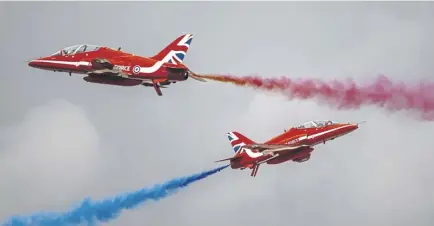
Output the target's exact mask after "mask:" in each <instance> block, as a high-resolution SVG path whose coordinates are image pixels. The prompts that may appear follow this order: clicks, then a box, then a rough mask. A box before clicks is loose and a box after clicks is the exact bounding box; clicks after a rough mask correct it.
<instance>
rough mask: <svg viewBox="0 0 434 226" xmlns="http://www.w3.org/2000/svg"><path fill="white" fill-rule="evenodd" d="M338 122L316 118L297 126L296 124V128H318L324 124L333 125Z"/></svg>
mask: <svg viewBox="0 0 434 226" xmlns="http://www.w3.org/2000/svg"><path fill="white" fill-rule="evenodd" d="M337 123H338V122H336V121H331V120H316V121H309V122H305V123H303V124H301V125H299V126H296V127H295V128H296V129H309V128H319V127H323V126H326V125H334V124H337Z"/></svg>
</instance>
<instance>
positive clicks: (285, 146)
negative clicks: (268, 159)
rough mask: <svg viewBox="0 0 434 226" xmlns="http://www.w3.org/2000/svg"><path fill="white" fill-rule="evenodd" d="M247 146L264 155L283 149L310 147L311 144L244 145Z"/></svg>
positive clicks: (292, 149) (291, 149)
mask: <svg viewBox="0 0 434 226" xmlns="http://www.w3.org/2000/svg"><path fill="white" fill-rule="evenodd" d="M244 147H246V148H252V149H256V150H258V151H259V152H261V153H263V154H264V155H266V154H270V153H278V152H283V151H295V150H299V149H300V148H304V147H309V145H288V144H251V145H246V146H244Z"/></svg>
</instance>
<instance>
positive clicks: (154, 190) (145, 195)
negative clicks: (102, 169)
mask: <svg viewBox="0 0 434 226" xmlns="http://www.w3.org/2000/svg"><path fill="white" fill-rule="evenodd" d="M226 167H228V166H227V165H226V166H221V167H218V168H216V169H213V170H209V171H205V172H201V173H197V174H193V175H191V176H186V177H180V178H175V179H172V180H169V181H167V182H165V183H161V184H155V185H153V186H151V187H147V188H143V189H140V190H138V191H134V192H130V193H126V194H121V195H118V196H115V197H112V198H108V199H105V200H102V201H96V202H93V201H92V200H90V198H88V199H85V200H83V201H82V203H81V205H80V206H78V207H77V208H74V209H72V210H70V211H68V212H64V213H49V212H40V213H36V214H33V215H30V216H14V217H11V218H10V219H9V220H8V221H7V222H6V223H3V226H72V225H96V224H97V223H99V222H108V221H111V220H114V219H116V218H117V217H118V216H119V215H120V213H121V211H122V210H129V209H134V208H136V207H138V206H139V205H140V204H143V203H144V202H146V201H148V200H155V201H158V200H160V199H163V198H166V197H168V196H169V195H171V194H173V193H175V192H177V191H178V190H179V189H180V188H183V187H187V186H188V185H190V184H192V183H194V182H196V181H199V180H202V179H205V178H206V177H208V176H211V175H213V174H215V173H218V172H220V171H221V170H223V169H225V168H226Z"/></svg>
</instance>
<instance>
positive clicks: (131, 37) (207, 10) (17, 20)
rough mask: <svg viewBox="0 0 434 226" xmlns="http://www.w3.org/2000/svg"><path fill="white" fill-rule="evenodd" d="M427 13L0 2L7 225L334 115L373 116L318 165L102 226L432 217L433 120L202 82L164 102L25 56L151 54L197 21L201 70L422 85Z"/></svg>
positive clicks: (392, 221) (387, 7) (396, 6)
mask: <svg viewBox="0 0 434 226" xmlns="http://www.w3.org/2000/svg"><path fill="white" fill-rule="evenodd" d="M432 21H434V5H433V4H432V3H428V2H426V3H388V4H380V3H350V2H347V3H328V4H327V3H321V4H319V3H290V2H286V3H284V2H281V3H247V2H246V3H235V2H234V3H229V2H221V3H217V2H212V3H211V2H207V3H205V2H190V3H169V2H164V3H163V2H161V3H157V2H143V3H114V2H104V3H85V2H80V3H78V2H77V3H76V2H69V3H59V2H38V3H30V2H28V3H24V2H1V3H0V24H1V28H2V31H1V33H2V35H1V36H0V40H1V51H0V64H1V68H2V72H3V73H2V80H1V82H0V94H1V95H0V103H1V104H2V107H1V111H0V166H1V170H0V179H1V185H0V200H1V201H0V221H1V222H3V221H4V220H5V219H7V218H8V217H9V216H11V215H15V214H30V213H32V212H36V211H42V210H47V211H65V210H69V209H70V208H71V206H72V205H76V204H78V203H80V201H81V200H82V199H83V198H85V197H88V196H90V197H92V198H93V199H95V200H98V199H101V198H104V197H106V196H112V195H116V194H118V193H122V192H125V191H133V190H136V189H139V188H141V187H143V186H148V185H152V184H153V183H156V182H163V181H165V180H167V179H170V178H173V177H177V176H183V175H188V174H192V173H196V172H199V171H201V170H206V169H211V168H214V167H215V166H216V164H215V163H214V161H215V160H218V159H222V158H226V157H231V156H232V155H233V152H232V149H231V147H230V145H229V142H228V140H227V137H226V136H225V133H226V132H229V131H238V132H241V133H243V134H245V135H246V136H248V137H250V138H251V139H253V140H255V141H257V142H263V141H266V140H267V139H269V138H271V137H273V136H275V135H277V134H279V133H281V132H283V130H284V129H286V128H289V127H292V126H295V125H297V124H300V123H303V122H305V121H309V120H313V119H331V120H336V121H340V122H355V121H360V120H367V121H368V123H366V124H363V126H361V127H360V129H359V130H357V131H356V132H354V133H352V134H350V135H347V136H344V137H341V138H339V139H336V140H334V141H332V142H329V143H326V145H320V146H318V147H317V148H316V150H315V151H314V153H313V156H312V157H311V159H310V160H309V161H307V162H304V163H301V164H298V163H285V164H281V165H275V166H267V165H264V166H262V167H261V169H260V170H259V172H258V175H257V177H256V178H254V179H253V178H251V177H250V175H249V174H250V172H249V171H236V170H232V169H227V170H225V171H223V172H222V173H220V174H217V175H215V176H212V177H210V178H209V179H206V180H204V181H201V182H199V183H197V184H193V185H192V186H191V187H189V188H187V189H185V190H183V191H182V192H181V193H179V194H177V195H176V196H173V197H170V198H167V199H165V200H163V201H161V202H159V203H150V204H149V205H146V206H143V207H141V208H139V209H136V210H134V211H129V212H123V214H122V215H121V217H120V218H118V219H117V220H115V221H113V222H111V223H108V224H106V225H113V226H120V225H131V226H134V225H173V224H177V225H181V226H189V225H250V226H259V225H276V226H287V225H306V226H317V225H322V226H336V225H354V226H359V225H360V226H362V225H363V226H364V225H370V226H384V225H402V226H404V225H405V226H407V225H419V226H422V225H423V226H425V225H426V226H428V225H429V226H431V225H433V223H434V217H433V214H432V210H433V209H434V193H433V191H434V180H433V179H434V173H433V166H432V162H433V161H434V152H433V149H432V147H433V146H434V140H433V139H432V138H431V135H430V134H433V133H434V127H433V123H429V122H421V121H416V120H415V119H414V118H411V117H408V115H407V114H406V113H397V114H387V113H386V112H385V111H384V110H382V109H378V108H375V107H364V108H362V109H360V110H353V111H340V112H339V111H335V110H332V109H330V108H328V107H326V106H322V105H321V106H319V105H317V104H316V102H314V101H303V102H300V101H287V100H286V99H285V98H283V97H281V96H279V95H276V94H274V95H271V94H265V93H261V92H260V91H254V90H250V89H248V88H239V87H235V86H231V85H228V84H219V83H214V82H208V83H206V84H204V83H199V82H196V81H195V80H192V81H186V82H182V83H177V84H174V85H172V86H171V87H170V88H168V89H164V90H163V95H164V96H162V97H159V96H157V95H156V93H155V91H154V90H153V89H152V88H145V87H134V88H125V87H115V86H106V85H99V84H91V83H86V82H84V81H83V80H82V78H81V76H79V75H74V76H71V77H70V76H68V75H67V74H66V73H54V72H49V71H42V70H37V69H33V68H30V67H28V66H27V63H26V62H25V61H27V60H30V59H33V58H36V57H40V56H44V55H48V54H52V53H54V52H56V51H57V50H59V49H60V48H62V47H66V46H70V45H74V44H98V45H105V46H110V47H114V48H116V47H119V46H121V47H122V48H123V50H124V51H128V52H132V53H135V54H140V55H144V56H149V55H153V54H155V53H156V52H158V51H159V50H160V49H162V48H163V47H165V46H166V45H167V44H168V43H170V42H171V41H172V40H173V39H175V38H176V37H178V36H179V35H181V34H183V33H187V32H188V33H193V34H194V35H195V38H194V40H193V42H192V45H191V48H190V50H189V52H188V54H187V56H186V58H185V61H184V62H185V63H186V64H187V65H188V66H189V67H190V68H191V69H192V70H193V71H196V72H200V73H233V74H240V75H247V74H256V73H257V74H260V75H262V76H281V75H288V76H292V77H300V78H309V77H315V78H324V79H331V78H342V79H345V78H349V77H352V78H356V79H357V80H360V81H369V80H370V79H373V78H375V76H376V75H377V74H379V73H385V74H386V75H387V76H389V77H391V78H393V79H396V80H405V81H416V82H417V81H419V80H420V79H428V78H431V79H434V78H433V77H432V72H433V69H434V68H433V66H432V65H433V64H432V59H433V58H434V44H433V42H432V40H434V26H433V24H432Z"/></svg>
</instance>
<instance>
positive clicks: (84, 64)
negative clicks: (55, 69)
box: [31, 60, 90, 67]
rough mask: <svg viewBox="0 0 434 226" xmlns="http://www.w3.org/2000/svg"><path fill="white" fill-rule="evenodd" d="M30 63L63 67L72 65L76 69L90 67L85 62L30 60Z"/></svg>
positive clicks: (88, 63)
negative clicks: (61, 65) (60, 65)
mask: <svg viewBox="0 0 434 226" xmlns="http://www.w3.org/2000/svg"><path fill="white" fill-rule="evenodd" d="M31 62H39V63H53V64H64V65H72V66H77V67H78V66H89V65H90V62H87V61H58V60H32V61H31Z"/></svg>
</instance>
